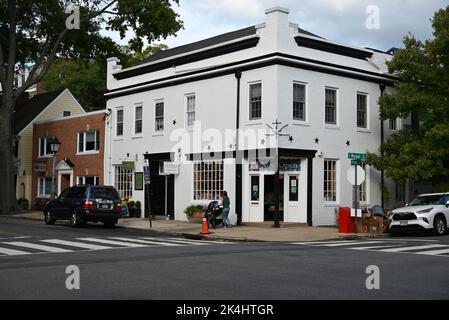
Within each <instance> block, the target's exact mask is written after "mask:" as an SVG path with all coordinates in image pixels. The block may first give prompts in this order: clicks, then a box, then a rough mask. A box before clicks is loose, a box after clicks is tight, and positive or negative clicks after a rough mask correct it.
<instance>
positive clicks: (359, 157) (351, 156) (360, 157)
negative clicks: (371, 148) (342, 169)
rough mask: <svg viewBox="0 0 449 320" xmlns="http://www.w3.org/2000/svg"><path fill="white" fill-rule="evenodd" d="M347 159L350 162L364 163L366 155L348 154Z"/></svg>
mask: <svg viewBox="0 0 449 320" xmlns="http://www.w3.org/2000/svg"><path fill="white" fill-rule="evenodd" d="M348 159H351V160H360V161H365V160H366V153H352V152H350V153H348Z"/></svg>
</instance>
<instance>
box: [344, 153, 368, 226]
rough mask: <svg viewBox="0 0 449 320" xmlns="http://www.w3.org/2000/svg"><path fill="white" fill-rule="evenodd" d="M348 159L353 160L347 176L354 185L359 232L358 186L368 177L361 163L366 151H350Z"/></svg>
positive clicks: (355, 223) (355, 212)
mask: <svg viewBox="0 0 449 320" xmlns="http://www.w3.org/2000/svg"><path fill="white" fill-rule="evenodd" d="M348 159H350V160H351V167H350V168H349V169H348V173H347V178H348V181H349V183H350V184H351V185H353V186H354V226H355V233H357V210H358V199H357V198H358V193H359V192H358V191H359V190H358V186H359V185H361V184H362V183H363V182H364V181H365V179H366V175H365V170H363V168H362V167H360V166H359V165H361V164H362V162H364V161H365V160H366V153H352V152H350V153H348Z"/></svg>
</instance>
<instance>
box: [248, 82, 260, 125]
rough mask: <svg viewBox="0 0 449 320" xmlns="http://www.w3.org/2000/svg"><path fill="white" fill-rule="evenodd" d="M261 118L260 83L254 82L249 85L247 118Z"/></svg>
mask: <svg viewBox="0 0 449 320" xmlns="http://www.w3.org/2000/svg"><path fill="white" fill-rule="evenodd" d="M260 118H262V84H261V83H254V84H250V86H249V119H250V120H256V119H260Z"/></svg>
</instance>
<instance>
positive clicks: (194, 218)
mask: <svg viewBox="0 0 449 320" xmlns="http://www.w3.org/2000/svg"><path fill="white" fill-rule="evenodd" d="M203 217H204V211H194V212H193V214H192V215H191V216H187V219H188V220H189V222H190V223H203Z"/></svg>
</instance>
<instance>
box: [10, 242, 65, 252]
mask: <svg viewBox="0 0 449 320" xmlns="http://www.w3.org/2000/svg"><path fill="white" fill-rule="evenodd" d="M3 243H7V244H9V245H13V246H18V247H24V248H30V249H37V250H41V251H47V252H73V250H68V249H61V248H57V247H50V246H44V245H41V244H36V243H28V242H21V241H16V242H3Z"/></svg>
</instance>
